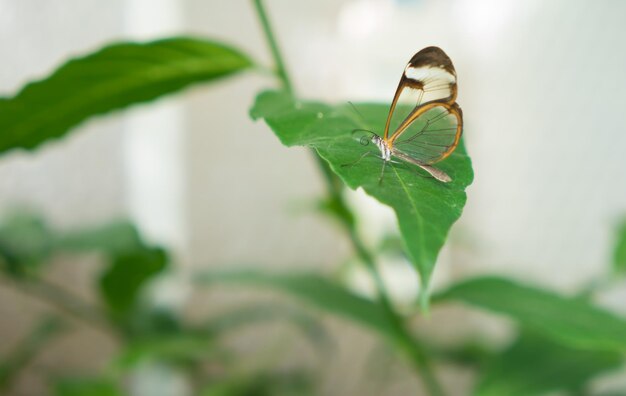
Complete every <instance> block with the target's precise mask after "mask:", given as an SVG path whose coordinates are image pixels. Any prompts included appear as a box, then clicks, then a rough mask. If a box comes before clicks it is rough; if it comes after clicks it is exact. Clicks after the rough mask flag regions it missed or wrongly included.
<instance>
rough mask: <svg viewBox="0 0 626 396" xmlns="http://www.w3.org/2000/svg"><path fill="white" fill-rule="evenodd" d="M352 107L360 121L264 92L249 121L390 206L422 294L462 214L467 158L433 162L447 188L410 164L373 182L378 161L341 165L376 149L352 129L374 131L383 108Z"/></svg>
mask: <svg viewBox="0 0 626 396" xmlns="http://www.w3.org/2000/svg"><path fill="white" fill-rule="evenodd" d="M356 107H357V108H358V109H359V111H360V113H361V114H363V116H364V117H365V118H366V119H365V121H364V122H362V121H359V120H358V118H357V117H358V116H357V114H355V112H354V110H353V109H352V108H351V107H349V106H348V105H341V106H330V105H327V104H324V103H320V102H297V101H295V100H294V99H293V98H292V97H291V96H289V95H288V94H286V93H282V92H264V93H262V94H260V95H259V96H258V97H257V99H256V103H255V104H254V107H253V108H252V110H251V111H250V114H251V116H252V118H254V119H258V118H263V119H265V122H266V123H267V124H268V125H269V126H270V128H271V129H272V130H273V131H274V132H275V133H276V135H277V136H278V138H279V139H280V140H281V142H282V143H283V144H285V145H286V146H310V147H313V148H314V149H315V150H316V151H317V153H318V154H319V155H320V156H321V157H322V158H323V159H324V160H326V161H327V162H328V163H329V164H330V167H331V168H332V170H333V171H334V172H335V173H336V174H337V175H339V176H340V177H341V179H342V180H343V181H344V182H345V183H346V184H347V185H348V186H349V187H350V188H353V189H356V188H357V187H363V189H364V190H365V192H367V193H368V194H369V195H371V196H373V197H374V198H376V199H378V200H379V201H380V202H382V203H384V204H386V205H388V206H390V207H392V208H393V209H394V211H395V212H396V216H397V217H398V224H399V226H400V231H401V233H402V238H403V240H404V245H405V247H406V250H407V252H408V255H409V257H410V259H411V261H412V262H413V264H414V265H415V267H416V268H417V270H418V271H419V273H420V275H421V282H422V285H423V286H424V287H423V290H426V289H427V286H428V283H429V280H430V276H431V274H432V271H433V269H434V266H435V261H436V260H437V255H438V254H439V251H440V250H441V248H442V246H443V244H444V242H445V241H446V238H447V235H448V232H449V230H450V228H451V227H452V224H453V223H454V222H455V221H456V220H457V219H458V218H459V217H460V216H461V212H462V211H463V206H464V205H465V200H466V195H465V188H466V187H467V186H468V185H469V184H470V183H471V182H472V179H473V172H472V166H471V162H470V159H469V157H468V156H467V154H466V152H465V148H464V146H463V143H461V144H460V145H459V147H458V148H457V149H456V151H455V152H454V153H453V154H452V155H451V156H450V157H449V158H447V159H446V160H444V161H442V162H441V163H438V164H437V166H438V167H440V168H441V169H443V170H444V171H445V172H447V173H448V174H449V175H450V176H451V177H452V179H453V181H452V182H451V183H448V184H446V183H441V182H438V181H436V180H434V179H432V178H426V177H420V176H419V175H417V174H416V173H415V172H417V171H415V170H414V169H413V168H415V167H414V166H413V168H410V166H408V165H405V164H403V165H394V166H393V167H388V169H387V171H386V173H385V177H384V180H383V183H382V184H379V182H378V179H379V175H380V171H381V166H382V164H381V161H380V159H377V158H374V156H370V157H366V158H364V159H363V160H362V161H360V162H359V163H358V164H357V165H355V166H352V167H345V166H342V165H345V164H349V163H353V162H354V161H356V160H357V159H358V158H359V157H360V156H361V155H362V154H363V153H365V152H366V151H368V150H372V151H377V148H376V147H372V146H373V145H370V147H364V146H362V145H360V144H359V142H358V140H355V139H354V137H353V136H352V130H354V129H355V128H366V129H371V128H374V129H373V130H376V131H378V132H379V133H380V132H381V131H382V129H383V126H384V125H385V120H386V117H387V113H388V111H389V106H388V105H387V104H357V105H356ZM409 168H410V169H409ZM424 296H425V295H424Z"/></svg>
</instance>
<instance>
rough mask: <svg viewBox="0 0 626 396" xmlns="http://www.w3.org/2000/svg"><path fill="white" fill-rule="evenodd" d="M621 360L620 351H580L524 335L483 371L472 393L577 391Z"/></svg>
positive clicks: (524, 395) (519, 395)
mask: <svg viewBox="0 0 626 396" xmlns="http://www.w3.org/2000/svg"><path fill="white" fill-rule="evenodd" d="M621 363H622V358H621V356H620V354H616V353H611V352H606V351H584V350H576V349H572V348H569V347H565V346H561V345H558V344H555V343H553V342H549V341H547V340H545V339H541V338H538V337H536V336H533V335H530V334H524V335H522V337H521V338H519V339H518V340H516V342H515V343H514V344H513V345H512V346H511V347H509V348H508V349H507V350H506V351H504V353H503V354H501V355H500V356H498V357H497V358H495V359H494V360H493V361H492V362H491V364H490V365H489V368H488V369H487V370H486V371H485V372H484V373H483V375H482V379H481V380H480V381H479V384H478V387H477V389H476V392H475V395H476V396H501V395H507V396H533V395H544V394H546V393H548V392H554V391H564V390H578V389H582V388H583V387H584V386H585V384H586V383H587V382H588V381H589V380H590V379H591V378H593V377H594V376H596V375H598V374H600V373H602V372H604V371H607V370H611V369H615V368H618V367H619V366H620V365H621Z"/></svg>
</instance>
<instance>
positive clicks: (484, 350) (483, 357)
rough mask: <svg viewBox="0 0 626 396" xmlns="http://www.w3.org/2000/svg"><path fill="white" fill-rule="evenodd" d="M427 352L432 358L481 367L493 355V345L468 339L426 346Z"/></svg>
mask: <svg viewBox="0 0 626 396" xmlns="http://www.w3.org/2000/svg"><path fill="white" fill-rule="evenodd" d="M427 348H428V353H429V354H430V355H432V356H433V357H434V358H437V359H441V360H444V361H446V362H451V363H455V364H458V365H463V366H472V367H482V366H484V365H485V364H486V363H487V362H489V361H491V360H492V359H493V357H494V355H495V353H496V352H495V351H494V350H493V349H494V348H493V347H490V346H488V345H486V344H485V343H484V342H478V341H475V340H470V341H466V342H463V343H461V344H457V345H450V346H440V345H433V344H432V343H431V345H428V346H427Z"/></svg>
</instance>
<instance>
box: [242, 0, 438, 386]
mask: <svg viewBox="0 0 626 396" xmlns="http://www.w3.org/2000/svg"><path fill="white" fill-rule="evenodd" d="M253 2H254V6H255V8H256V12H257V15H258V17H259V19H260V21H261V25H262V26H263V32H264V33H265V38H266V39H267V42H268V44H269V46H270V49H271V51H272V56H273V58H274V64H275V68H276V69H275V70H276V75H277V76H278V78H279V79H280V80H281V82H282V85H283V87H284V88H285V89H286V90H287V91H288V92H289V93H290V94H293V93H294V92H293V86H292V84H291V81H290V80H289V76H288V75H287V71H286V69H285V64H284V62H283V59H282V56H281V54H280V50H279V49H278V44H277V43H276V39H275V37H274V34H273V33H272V29H271V26H270V23H269V20H268V18H267V13H266V12H265V8H264V6H263V2H262V0H253ZM313 155H314V157H315V159H316V163H317V165H318V167H319V169H320V171H321V173H322V175H323V176H324V180H325V182H326V190H327V194H328V195H329V201H330V202H332V203H333V205H334V208H335V211H334V212H335V214H336V217H337V218H338V219H339V221H340V222H341V224H342V225H343V226H344V228H345V230H346V231H347V233H348V236H349V238H350V242H351V243H352V246H353V248H354V250H355V252H356V254H357V255H358V256H359V258H360V259H361V260H362V261H363V263H365V265H366V267H367V269H368V271H369V272H370V274H371V276H372V278H373V279H374V282H375V284H376V289H377V294H378V299H379V302H380V304H381V306H382V308H383V310H384V311H385V314H386V315H387V318H388V320H389V322H390V324H391V327H392V329H393V331H394V340H393V341H394V343H395V346H396V347H397V348H398V349H400V350H401V351H403V352H404V353H405V354H406V355H407V356H408V358H409V360H410V361H411V363H412V365H413V366H414V367H415V369H416V371H417V372H418V373H419V374H420V375H421V377H422V380H423V381H424V386H425V387H426V389H427V390H428V392H429V393H430V394H431V395H433V396H443V395H444V392H443V389H442V388H441V385H439V383H438V382H437V379H436V377H435V375H434V373H433V370H432V367H431V365H430V362H429V360H428V358H427V354H426V352H425V350H424V348H423V347H422V346H421V344H420V343H419V342H418V340H416V339H415V338H414V337H412V336H411V334H410V333H409V332H408V331H407V329H406V323H405V322H404V320H403V318H402V317H401V316H400V315H398V314H397V313H396V312H395V310H394V309H393V306H392V305H391V302H390V300H389V295H388V293H387V290H386V288H385V285H384V282H383V280H382V277H381V276H380V274H379V272H378V270H377V268H376V262H375V260H374V256H373V255H372V254H371V253H370V252H369V250H368V249H367V248H366V246H365V244H364V243H363V241H362V240H361V238H360V237H359V235H358V233H357V230H356V225H355V222H354V215H353V213H352V211H351V210H350V208H349V207H348V205H347V204H346V202H345V200H344V198H343V195H342V188H343V185H342V183H341V181H340V180H339V178H338V177H337V176H336V175H335V174H334V172H333V171H332V170H331V169H330V166H329V165H328V163H327V162H326V161H324V159H322V158H321V157H320V156H319V155H318V154H317V152H315V151H313Z"/></svg>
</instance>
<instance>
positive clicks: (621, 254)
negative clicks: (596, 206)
mask: <svg viewBox="0 0 626 396" xmlns="http://www.w3.org/2000/svg"><path fill="white" fill-rule="evenodd" d="M615 239H616V241H615V248H614V249H613V270H614V272H615V273H618V274H622V275H623V274H626V219H624V220H622V223H621V224H620V226H619V227H618V229H617V233H616V238H615Z"/></svg>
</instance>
